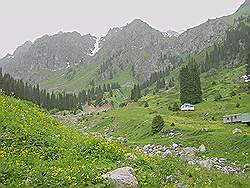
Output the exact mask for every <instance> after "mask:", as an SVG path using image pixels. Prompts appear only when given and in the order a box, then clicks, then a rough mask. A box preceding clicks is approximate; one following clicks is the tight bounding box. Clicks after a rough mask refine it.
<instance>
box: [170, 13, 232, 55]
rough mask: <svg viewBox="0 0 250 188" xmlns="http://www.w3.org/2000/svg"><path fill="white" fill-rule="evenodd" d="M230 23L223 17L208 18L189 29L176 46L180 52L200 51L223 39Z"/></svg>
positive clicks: (179, 38)
mask: <svg viewBox="0 0 250 188" xmlns="http://www.w3.org/2000/svg"><path fill="white" fill-rule="evenodd" d="M228 28H229V25H227V23H226V22H225V21H224V20H222V19H219V18H218V19H213V20H208V21H207V22H205V23H203V24H201V25H199V26H197V27H194V28H192V29H188V30H187V31H185V32H184V33H182V34H181V35H180V36H179V37H178V42H177V43H178V44H177V46H176V47H175V48H176V49H177V51H178V52H179V53H184V52H191V53H195V52H200V51H201V50H203V49H205V48H207V47H210V46H212V45H213V44H214V43H217V42H219V41H222V40H223V39H224V38H225V37H226V31H227V29H228Z"/></svg>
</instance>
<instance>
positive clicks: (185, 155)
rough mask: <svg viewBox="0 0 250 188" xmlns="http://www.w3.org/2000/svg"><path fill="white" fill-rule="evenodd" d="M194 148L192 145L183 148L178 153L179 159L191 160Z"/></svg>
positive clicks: (193, 156)
mask: <svg viewBox="0 0 250 188" xmlns="http://www.w3.org/2000/svg"><path fill="white" fill-rule="evenodd" d="M195 151H196V149H195V148H193V147H187V148H184V149H183V150H182V151H181V152H180V153H179V155H180V157H181V159H183V160H186V161H191V160H194V159H195V153H196V152H195Z"/></svg>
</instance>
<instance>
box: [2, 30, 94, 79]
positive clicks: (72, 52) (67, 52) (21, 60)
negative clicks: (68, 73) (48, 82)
mask: <svg viewBox="0 0 250 188" xmlns="http://www.w3.org/2000/svg"><path fill="white" fill-rule="evenodd" d="M95 41H96V37H94V36H92V35H90V34H88V35H84V36H82V35H81V34H80V33H77V32H70V33H63V32H59V33H58V34H55V35H53V36H48V35H44V36H42V37H41V38H38V39H37V40H35V41H34V42H31V41H28V42H25V43H24V44H23V45H21V46H20V47H18V48H17V49H16V50H15V52H14V53H13V54H12V55H10V54H8V55H7V56H5V57H4V58H3V59H1V60H0V66H1V67H2V68H3V72H7V73H10V74H11V75H12V76H14V77H15V78H21V79H24V80H25V81H30V82H33V83H36V82H39V81H42V80H44V79H46V78H47V76H48V73H49V72H55V71H58V70H63V69H68V68H70V67H71V66H74V65H78V64H81V63H84V62H85V61H86V60H87V59H88V58H89V57H90V56H91V52H92V49H93V48H94V44H95Z"/></svg>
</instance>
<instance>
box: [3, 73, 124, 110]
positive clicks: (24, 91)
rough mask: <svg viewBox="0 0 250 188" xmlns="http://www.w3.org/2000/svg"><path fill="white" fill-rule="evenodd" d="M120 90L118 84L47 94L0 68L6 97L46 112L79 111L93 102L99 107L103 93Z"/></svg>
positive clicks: (37, 86)
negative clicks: (3, 72)
mask: <svg viewBox="0 0 250 188" xmlns="http://www.w3.org/2000/svg"><path fill="white" fill-rule="evenodd" d="M118 88H120V85H119V84H118V83H112V84H103V86H102V87H101V86H98V87H92V88H91V89H89V90H88V91H85V90H82V91H81V92H79V93H78V94H74V93H65V92H61V93H54V92H52V93H49V92H47V91H46V90H45V89H40V88H39V85H36V86H32V85H31V84H28V83H24V82H23V81H22V80H16V79H14V78H13V77H11V76H10V75H9V74H4V75H3V74H2V69H1V68H0V89H2V90H3V91H4V92H5V94H6V95H11V96H15V97H17V98H20V99H24V100H29V101H32V102H34V103H36V104H38V105H39V106H41V107H43V108H46V109H48V110H51V109H55V108H56V109H58V110H77V109H81V107H82V105H84V104H86V103H87V102H88V103H90V102H91V101H92V100H95V103H96V104H97V105H100V104H101V103H102V100H103V95H104V93H105V92H112V90H113V89H118Z"/></svg>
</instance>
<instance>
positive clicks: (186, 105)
mask: <svg viewBox="0 0 250 188" xmlns="http://www.w3.org/2000/svg"><path fill="white" fill-rule="evenodd" d="M194 107H195V105H193V104H190V103H184V104H183V105H181V111H194Z"/></svg>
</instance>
